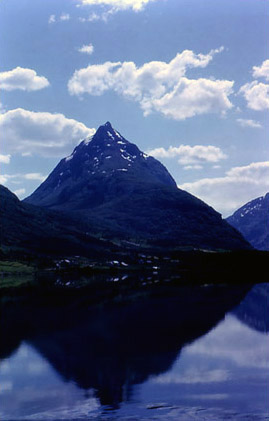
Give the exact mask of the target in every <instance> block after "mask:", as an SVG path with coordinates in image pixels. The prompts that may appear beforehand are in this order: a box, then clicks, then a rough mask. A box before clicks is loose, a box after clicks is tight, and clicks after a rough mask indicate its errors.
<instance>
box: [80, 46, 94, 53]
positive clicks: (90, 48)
mask: <svg viewBox="0 0 269 421" xmlns="http://www.w3.org/2000/svg"><path fill="white" fill-rule="evenodd" d="M78 51H79V52H80V53H84V54H89V55H91V54H92V53H93V52H94V46H93V45H92V44H88V45H83V46H82V47H80V48H79V49H78Z"/></svg>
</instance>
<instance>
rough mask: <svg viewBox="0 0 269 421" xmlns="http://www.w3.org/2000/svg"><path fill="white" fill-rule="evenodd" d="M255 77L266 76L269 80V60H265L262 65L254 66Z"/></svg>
mask: <svg viewBox="0 0 269 421" xmlns="http://www.w3.org/2000/svg"><path fill="white" fill-rule="evenodd" d="M252 75H253V77H255V78H257V77H264V78H265V79H266V80H269V60H265V61H264V62H263V63H262V65H261V66H260V67H259V66H253V73H252Z"/></svg>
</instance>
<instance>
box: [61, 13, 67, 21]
mask: <svg viewBox="0 0 269 421" xmlns="http://www.w3.org/2000/svg"><path fill="white" fill-rule="evenodd" d="M59 20H61V21H67V20H70V15H69V13H62V14H61V16H60V17H59Z"/></svg>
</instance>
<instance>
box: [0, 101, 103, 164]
mask: <svg viewBox="0 0 269 421" xmlns="http://www.w3.org/2000/svg"><path fill="white" fill-rule="evenodd" d="M0 130H1V132H2V133H3V137H4V143H3V150H4V152H5V153H12V152H14V153H21V154H24V155H25V154H33V155H37V154H40V155H42V156H55V157H62V156H64V155H65V154H68V153H70V151H71V150H72V148H73V147H74V146H76V145H77V144H78V142H79V141H80V140H81V139H84V138H86V137H88V136H91V135H93V134H94V133H95V129H91V128H88V127H86V126H85V125H84V124H83V123H80V122H79V121H76V120H73V119H69V118H66V117H65V116H64V115H63V114H51V113H48V112H34V111H28V110H24V109H22V108H17V109H15V110H10V111H7V112H6V113H3V114H1V115H0Z"/></svg>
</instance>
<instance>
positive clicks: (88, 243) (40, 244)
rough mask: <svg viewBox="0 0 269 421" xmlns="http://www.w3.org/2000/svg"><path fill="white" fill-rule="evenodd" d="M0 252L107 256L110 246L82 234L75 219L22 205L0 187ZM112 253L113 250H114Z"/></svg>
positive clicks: (83, 228)
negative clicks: (2, 250)
mask: <svg viewBox="0 0 269 421" xmlns="http://www.w3.org/2000/svg"><path fill="white" fill-rule="evenodd" d="M0 203H1V207H0V221H1V223H0V235H1V248H2V247H4V248H7V249H8V250H11V251H15V250H16V251H18V250H20V251H21V252H22V253H24V252H27V253H28V252H32V253H34V254H38V253H45V254H49V255H53V254H56V255H57V254H61V255H65V254H66V255H74V254H83V255H89V254H90V255H91V256H92V255H93V256H94V255H98V253H100V254H102V255H103V254H105V253H106V252H109V250H110V247H111V244H108V243H107V242H104V241H101V240H98V239H96V238H94V237H92V236H90V235H89V234H88V233H86V232H85V226H84V225H83V223H82V222H81V221H79V220H78V219H76V218H74V217H71V216H70V215H65V214H63V213H59V212H55V211H51V210H47V209H45V208H41V207H38V206H34V205H30V204H28V203H22V202H21V201H20V200H19V199H18V198H17V196H15V194H13V193H11V192H10V191H9V190H8V189H7V188H6V187H4V186H1V185H0ZM114 249H115V246H114Z"/></svg>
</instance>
